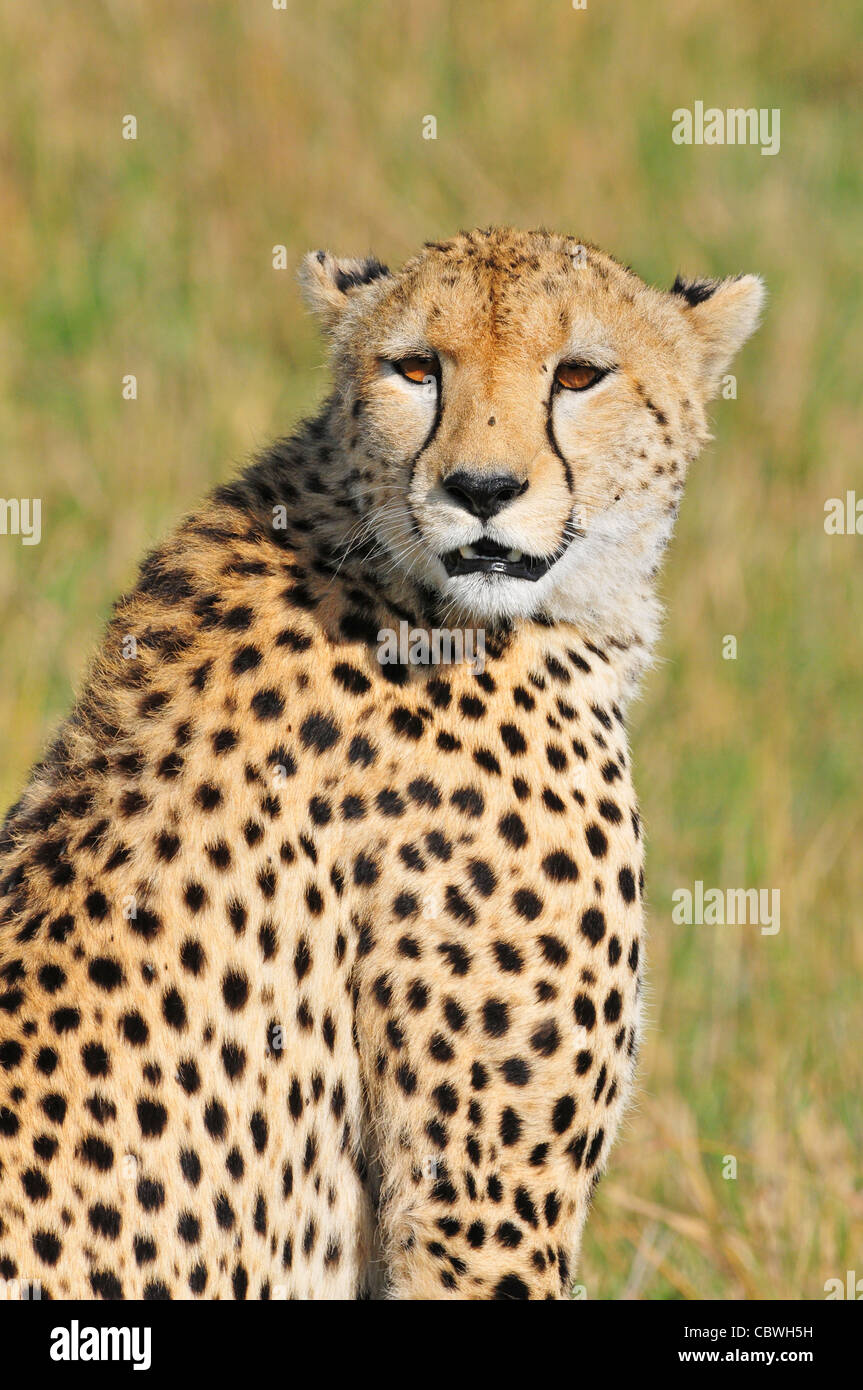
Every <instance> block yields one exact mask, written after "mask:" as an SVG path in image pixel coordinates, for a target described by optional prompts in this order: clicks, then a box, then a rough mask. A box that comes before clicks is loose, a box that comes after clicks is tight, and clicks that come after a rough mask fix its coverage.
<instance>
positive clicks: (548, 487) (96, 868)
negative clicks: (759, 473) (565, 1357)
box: [0, 228, 764, 1300]
mask: <svg viewBox="0 0 863 1390" xmlns="http://www.w3.org/2000/svg"><path fill="white" fill-rule="evenodd" d="M300 278H301V282H302V285H303V288H304V291H305V295H306V298H307V300H308V302H309V304H310V306H311V308H312V309H313V311H314V312H315V313H316V314H317V315H318V317H319V319H320V321H321V323H322V326H323V330H324V332H325V334H326V337H327V339H328V342H329V349H330V362H331V369H332V375H333V387H332V392H331V394H330V395H329V397H328V399H327V400H326V402H325V404H324V406H323V407H322V409H321V410H320V411H319V413H318V414H317V416H316V417H315V418H312V419H310V420H307V421H306V422H304V423H303V424H302V425H301V426H300V427H299V428H298V430H297V432H296V433H295V434H294V435H293V436H292V437H290V438H288V439H285V440H282V441H280V442H277V443H276V444H275V445H274V446H272V447H271V448H270V449H269V450H268V451H267V452H265V453H264V454H263V456H261V457H260V458H258V459H257V461H255V462H254V463H253V464H252V465H251V466H250V467H249V468H248V469H247V471H245V472H244V473H243V474H242V475H241V476H240V477H239V478H238V479H237V480H236V481H233V482H231V483H229V484H227V485H223V486H221V487H218V488H217V489H216V490H215V491H214V492H213V493H212V495H211V496H210V497H209V498H208V499H207V500H206V501H205V503H204V504H203V506H202V507H201V508H200V510H198V511H197V512H195V513H194V514H193V515H191V516H190V517H189V518H187V519H186V520H185V521H184V522H183V523H182V524H181V525H180V526H179V527H178V528H177V529H176V530H175V531H174V533H173V535H172V536H171V538H170V539H169V540H168V541H167V542H165V543H164V544H163V545H161V546H160V547H159V548H157V549H156V550H155V551H153V553H151V554H150V555H149V557H148V558H146V559H145V561H144V563H143V565H142V567H141V569H140V574H139V577H138V580H137V583H136V585H135V587H134V589H133V590H132V591H131V593H129V594H128V595H126V596H125V597H123V598H121V599H120V600H119V601H118V603H117V604H116V605H115V609H114V612H113V616H112V618H111V619H110V622H109V624H108V626H107V630H106V633H105V636H104V640H103V641H102V644H101V647H100V649H99V651H98V655H97V657H96V659H95V662H94V664H93V667H92V670H91V673H90V675H89V678H88V680H87V682H86V685H85V688H84V690H83V693H82V694H81V696H80V698H79V699H78V701H77V704H76V705H75V707H74V710H73V712H72V714H71V716H70V717H69V719H68V720H67V722H66V723H65V725H64V726H63V727H62V729H61V731H60V732H59V735H58V736H57V738H56V740H55V741H54V743H53V744H52V746H51V747H50V748H49V750H48V752H47V754H46V755H45V757H44V759H43V760H42V761H41V762H40V763H39V764H38V765H37V766H36V767H35V768H34V769H33V772H32V775H31V779H30V782H29V784H28V786H27V788H26V790H25V791H24V793H23V795H22V797H21V799H20V800H19V801H18V803H17V804H16V805H15V806H14V807H13V808H12V809H11V810H10V812H9V814H8V816H7V819H6V822H5V825H4V828H3V834H2V845H0V991H2V992H0V1082H2V1090H0V1276H3V1277H4V1278H6V1279H19V1280H22V1281H31V1282H33V1283H36V1282H38V1283H39V1285H40V1286H41V1289H42V1296H43V1297H51V1298H55V1299H64V1298H81V1297H84V1298H102V1299H118V1298H129V1299H141V1298H143V1299H166V1298H178V1299H189V1298H198V1299H201V1298H207V1299H211V1298H235V1299H243V1298H247V1297H251V1298H262V1299H267V1298H317V1299H360V1298H374V1299H411V1300H414V1299H417V1300H418V1299H456V1300H458V1299H479V1300H482V1299H489V1300H508V1299H557V1298H566V1297H568V1296H569V1294H570V1291H571V1285H572V1280H573V1277H574V1273H575V1269H576V1261H577V1258H578V1251H579V1243H580V1238H581V1231H582V1227H583V1223H584V1220H585V1216H586V1213H587V1210H588V1205H589V1202H590V1197H591V1193H592V1189H593V1188H594V1186H595V1184H596V1182H597V1180H598V1177H599V1175H600V1173H601V1172H602V1171H603V1169H604V1167H605V1163H606V1159H607V1155H608V1151H609V1147H610V1145H611V1143H612V1141H613V1138H614V1136H615V1133H616V1131H617V1129H618V1127H619V1124H620V1119H621V1112H622V1110H623V1108H624V1107H625V1105H626V1103H627V1098H628V1097H629V1096H630V1095H631V1091H632V1086H633V1071H634V1068H635V1064H636V1056H637V1051H638V1045H639V1027H640V1023H639V1018H640V1000H641V994H642V985H641V981H642V970H643V910H642V902H643V892H644V887H643V885H644V879H643V870H642V860H643V838H642V829H641V823H640V819H639V812H638V808H637V805H636V800H635V794H634V791H633V785H632V780H631V759H630V753H629V749H628V746H627V738H626V731H625V722H624V718H625V711H626V709H627V707H628V705H629V702H630V701H631V700H632V698H633V696H634V694H635V693H636V692H637V690H638V688H639V685H640V683H641V680H642V677H643V674H644V672H645V670H646V668H647V667H648V665H649V663H650V660H651V651H652V648H653V646H654V642H655V639H656V635H657V628H658V624H659V620H660V607H659V603H658V600H657V596H656V592H655V579H656V574H657V569H658V565H659V562H660V558H661V555H662V552H663V550H664V548H665V546H666V545H667V543H668V540H669V537H670V535H671V532H672V528H673V525H674V520H675V517H676V515H677V511H678V506H679V503H680V498H681V493H682V490H683V486H684V477H685V474H686V470H687V466H688V464H689V462H690V461H691V460H692V459H693V457H694V456H695V455H696V453H697V452H698V450H699V448H700V447H701V446H702V445H703V443H704V442H705V440H706V439H707V437H708V429H707V421H706V415H705V408H706V403H707V402H708V400H709V399H710V397H711V396H712V395H714V394H715V393H716V392H717V390H718V387H719V383H720V379H721V374H722V373H723V372H724V371H725V370H726V368H727V365H728V363H729V362H730V360H731V357H732V355H733V354H734V352H735V351H736V350H737V349H738V348H739V347H740V346H741V345H742V344H743V342H744V341H745V340H746V338H747V337H748V336H749V334H750V333H751V332H752V331H753V330H754V328H755V327H756V325H757V321H758V318H759V314H760V310H761V305H762V300H763V294H764V292H763V287H762V284H761V281H760V280H759V279H758V278H757V277H755V276H739V277H737V278H730V279H725V280H710V281H706V280H694V281H693V280H683V279H681V278H680V277H678V279H677V280H676V281H675V283H674V286H673V288H672V290H671V291H670V292H665V291H659V290H656V289H653V288H650V287H648V286H647V285H646V284H645V283H643V282H642V281H641V280H640V279H639V278H638V277H637V276H636V275H635V274H634V273H633V272H632V271H631V270H629V269H628V268H626V267H624V266H623V265H621V264H619V263H618V262H617V261H616V260H614V259H613V258H612V257H610V256H609V255H607V254H605V253H604V252H602V251H601V250H599V249H598V248H596V247H594V246H592V245H588V244H586V243H581V242H578V241H577V240H576V239H575V238H573V237H569V236H564V235H555V234H552V233H550V232H547V231H545V230H540V231H532V232H520V231H514V230H511V229H499V228H492V229H486V230H475V231H471V232H466V233H461V234H459V235H457V236H455V237H454V238H453V239H451V240H448V241H443V242H439V243H429V244H427V245H426V246H425V247H424V248H423V249H422V251H421V252H420V253H419V254H417V255H415V256H414V257H413V258H412V259H410V260H408V261H407V262H406V263H405V264H404V266H403V267H402V269H401V270H399V271H397V272H392V271H390V270H389V269H387V267H386V266H384V265H383V264H381V263H380V262H379V261H378V260H376V259H374V258H368V259H338V258H336V257H334V256H333V255H331V254H330V253H328V252H323V251H320V252H316V253H311V254H309V255H308V256H307V257H306V258H305V260H304V262H303V265H302V268H301V273H300ZM404 623H407V624H408V630H409V631H410V632H412V633H413V632H429V631H430V630H431V629H433V628H435V629H444V628H445V629H447V630H448V631H451V632H454V633H464V632H466V631H468V630H470V631H481V632H482V633H483V637H484V646H483V651H484V659H483V661H482V662H481V663H477V662H472V663H471V662H466V661H450V662H449V663H446V662H443V661H440V662H437V663H434V662H428V663H424V662H422V661H420V660H412V659H410V657H408V659H405V656H404V652H403V651H402V652H401V655H399V653H398V652H396V654H395V657H394V658H393V659H387V660H384V659H382V657H381V651H382V637H383V635H385V634H387V633H391V632H393V631H399V629H400V625H401V624H404Z"/></svg>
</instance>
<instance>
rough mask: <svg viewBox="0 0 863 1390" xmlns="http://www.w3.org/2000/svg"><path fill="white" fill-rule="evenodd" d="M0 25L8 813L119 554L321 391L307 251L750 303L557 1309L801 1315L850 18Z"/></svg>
mask: <svg viewBox="0 0 863 1390" xmlns="http://www.w3.org/2000/svg"><path fill="white" fill-rule="evenodd" d="M2 31H3V32H2V43H0V92H2V97H0V102H2V111H3V119H2V124H0V240H2V255H0V444H2V450H0V495H2V496H3V497H7V498H8V497H33V496H38V497H41V498H42V540H41V543H40V544H39V545H35V546H24V545H22V544H21V542H20V539H19V538H16V537H13V536H3V537H0V671H2V681H0V803H2V806H3V808H5V806H6V805H7V804H8V803H9V802H11V801H12V800H14V799H15V797H16V796H17V794H18V792H19V790H20V787H21V785H22V782H23V780H24V779H25V777H26V775H27V771H28V768H29V766H30V764H31V763H32V762H33V760H34V759H35V758H36V757H37V756H38V754H39V753H40V750H41V749H42V748H43V746H44V744H45V742H46V740H47V738H48V736H49V734H50V732H51V730H52V729H53V728H54V726H55V725H56V724H57V722H58V721H59V720H60V719H61V718H62V717H63V715H64V714H65V713H66V712H67V710H68V708H69V706H70V702H71V699H72V693H73V690H74V688H75V687H76V685H77V683H78V681H79V679H80V677H81V674H82V672H83V670H84V668H85V666H86V663H87V661H88V658H89V655H90V654H91V652H92V650H93V648H94V646H95V644H96V643H97V641H98V637H99V632H100V628H101V624H102V622H103V620H104V619H105V617H106V615H107V612H108V609H109V606H110V603H111V601H112V599H113V598H114V597H116V595H117V594H119V593H120V592H121V591H122V590H123V589H124V588H125V587H127V586H128V585H129V584H130V582H131V581H132V579H133V576H134V573H135V569H136V565H137V562H138V560H139V559H140V557H141V555H142V553H143V551H144V550H145V548H146V547H147V546H149V545H150V544H152V543H153V542H154V541H155V540H156V539H157V538H158V537H160V536H162V535H164V534H165V532H166V531H167V530H169V529H170V527H171V525H172V524H173V523H174V521H175V520H177V519H178V518H179V516H180V515H181V514H183V513H184V512H185V511H187V510H188V509H190V508H191V507H192V506H193V505H194V504H195V503H196V501H197V500H198V498H199V497H200V496H201V494H202V493H203V492H204V491H205V490H206V489H208V488H209V487H210V486H212V485H213V484H215V483H216V482H218V481H220V480H222V479H225V478H227V477H229V476H230V475H231V473H232V472H234V471H235V470H236V468H237V467H238V466H239V465H240V464H241V463H242V461H243V460H244V459H246V458H247V456H248V455H249V454H250V453H251V452H253V451H255V450H256V449H258V448H259V447H261V446H262V445H263V444H264V443H265V442H266V441H267V440H268V439H270V438H271V437H272V436H273V435H276V434H283V433H286V432H288V431H289V430H290V429H291V428H292V426H293V424H294V423H295V422H296V420H297V419H298V418H299V417H300V415H301V414H304V413H306V412H308V411H309V409H310V408H311V407H312V406H313V405H314V404H315V403H316V402H317V401H318V400H320V398H321V397H322V396H323V394H324V392H325V391H326V387H327V376H326V370H325V365H324V357H323V351H322V347H321V344H320V342H319V340H318V338H317V336H316V334H315V331H314V328H313V326H312V324H311V322H310V321H309V320H308V319H307V318H306V316H305V315H304V313H303V311H302V308H301V305H300V301H299V298H298V294H297V290H296V285H295V280H294V268H295V265H296V263H297V262H298V260H299V258H300V256H301V254H302V253H303V252H304V251H305V250H306V249H308V248H310V247H319V246H327V247H329V248H331V249H332V250H334V251H337V252H340V253H343V254H362V253H366V252H368V251H374V252H376V253H377V254H378V255H379V256H380V257H381V258H382V259H383V260H385V261H388V262H390V263H395V264H397V263H398V262H399V261H400V260H401V259H402V258H403V257H405V256H406V255H408V254H410V253H411V252H412V251H413V250H414V249H415V248H417V246H418V245H419V244H420V243H421V242H423V241H425V240H430V239H434V238H439V237H446V236H447V235H450V234H452V233H453V232H454V231H456V230H457V229H458V228H459V227H469V226H473V225H477V224H478V225H487V224H489V223H492V222H512V223H514V224H517V225H522V226H536V225H539V224H546V225H548V226H550V227H552V228H554V229H556V230H560V231H565V232H571V233H573V234H575V235H576V236H579V237H581V238H583V239H585V240H590V241H594V242H597V243H599V244H600V245H602V246H603V247H605V248H606V249H607V250H609V251H611V252H612V253H614V254H615V255H617V256H618V258H619V259H621V260H623V261H625V262H627V263H629V264H631V265H632V266H633V267H634V268H635V269H636V270H637V271H638V272H639V273H640V274H641V275H642V276H643V277H644V278H646V279H648V280H650V281H652V282H653V283H656V284H659V285H661V286H667V285H670V284H671V281H672V280H673V278H674V275H675V273H676V272H677V271H678V270H680V271H683V272H686V273H690V274H716V275H723V274H728V273H736V272H738V271H757V272H759V273H760V274H762V275H763V276H764V277H765V278H766V281H767V284H768V288H769V291H770V304H769V310H768V314H767V317H766V320H765V323H764V326H763V328H762V330H761V332H760V334H759V335H758V336H757V337H756V338H755V339H754V340H753V341H752V343H751V344H750V345H749V346H748V347H747V348H746V349H745V350H744V352H743V354H742V356H741V357H740V358H739V359H738V362H737V364H736V366H735V368H734V370H735V371H736V373H737V379H738V388H737V398H736V399H731V400H720V401H718V402H717V403H716V405H715V407H714V410H713V418H714V422H715V434H716V439H715V442H714V443H713V444H712V445H711V446H710V447H709V448H708V450H707V451H706V452H705V454H704V455H703V457H702V459H701V460H700V462H699V463H698V464H697V465H696V467H695V468H694V470H693V472H692V474H691V478H690V482H689V485H688V493H687V497H686V499H685V502H684V506H683V511H682V514H681V519H680V525H679V529H678V535H677V539H676V542H675V545H674V547H673V549H672V552H671V555H670V560H669V564H668V567H667V569H666V571H665V574H664V578H663V589H664V593H665V596H666V599H667V602H668V619H667V624H666V629H665V633H664V637H663V640H662V643H661V649H660V660H659V664H658V666H657V668H656V669H655V670H654V671H653V673H652V674H651V676H650V678H649V680H648V682H647V687H646V692H645V695H644V697H643V698H642V700H641V702H640V703H639V704H638V705H637V707H636V708H635V710H634V713H633V724H632V737H633V745H634V755H635V763H636V779H637V787H638V790H639V793H640V797H641V802H642V810H643V814H644V819H645V822H646V826H647V836H648V838H647V853H648V889H649V902H648V907H649V927H650V938H651V940H650V994H649V1029H648V1033H647V1038H646V1045H645V1048H644V1053H643V1063H642V1070H641V1090H640V1095H639V1099H638V1101H637V1103H636V1105H635V1106H634V1108H633V1110H632V1111H631V1113H630V1115H629V1118H628V1120H627V1122H626V1124H625V1126H624V1130H623V1133H622V1135H621V1138H620V1139H619V1141H618V1143H617V1146H616V1148H615V1150H614V1153H613V1156H612V1160H611V1166H610V1171H609V1175H608V1176H607V1178H606V1179H605V1180H604V1182H603V1183H602V1184H601V1186H600V1187H599V1189H598V1192H597V1197H596V1202H595V1207H594V1212H593V1215H592V1218H591V1220H590V1221H589V1223H588V1227H587V1235H586V1243H585V1248H584V1256H583V1260H582V1265H581V1270H580V1274H579V1279H580V1282H581V1283H582V1284H583V1285H584V1286H585V1287H586V1289H587V1294H588V1296H589V1297H590V1298H615V1299H618V1298H641V1299H662V1298H685V1299H703V1298H772V1297H778V1296H784V1297H790V1298H799V1299H820V1298H823V1297H824V1296H825V1291H824V1283H825V1281H826V1280H827V1279H831V1278H839V1279H842V1280H844V1279H845V1276H846V1271H847V1270H856V1271H857V1272H858V1274H859V1275H863V1178H861V1162H860V1153H861V1147H863V1084H861V1082H863V1062H861V1057H863V1029H861V1014H863V1010H861V985H860V981H861V976H863V937H861V931H860V917H861V904H863V833H861V832H863V798H861V794H860V785H859V783H860V776H861V770H863V758H861V753H863V737H861V712H860V692H861V676H863V661H861V645H863V644H861V626H863V535H861V536H852V535H844V536H843V535H838V536H837V535H827V534H826V533H825V530H824V506H825V502H826V501H827V500H828V499H829V498H833V497H839V498H844V497H845V494H846V492H847V491H848V490H850V489H855V488H856V489H857V493H858V496H859V497H860V498H861V499H863V466H861V454H863V449H861V443H863V441H861V430H860V416H859V410H858V401H859V376H860V357H861V348H860V342H861V329H863V319H861V292H863V275H861V256H860V212H861V183H863V172H861V169H863V166H861V160H860V150H861V148H863V118H861V109H860V104H859V93H860V90H861V85H863V81H862V80H863V72H861V66H863V62H861V54H863V9H861V7H860V5H859V4H858V3H856V0H854V2H852V0H848V3H842V0H831V3H829V4H826V5H824V6H820V7H814V6H812V5H811V4H807V3H804V0H746V3H744V2H743V0H663V3H659V4H654V5H650V6H647V5H643V4H639V3H636V2H635V0H618V3H602V2H601V0H588V4H587V8H586V9H584V10H576V9H573V7H572V5H571V3H570V0H545V3H543V4H542V5H541V6H536V5H530V4H528V3H527V0H497V3H496V4H494V5H473V6H471V5H459V4H458V3H455V0H453V3H449V4H447V3H444V0H425V3H423V4H418V3H410V4H408V3H402V4H398V5H397V4H391V3H386V2H384V3H370V4H368V5H363V6H360V5H358V4H356V3H353V0H316V3H315V4H313V5H309V4H300V3H296V0H287V8H286V9H285V10H276V9H274V8H273V7H272V3H271V0H243V3H239V2H236V3H228V2H227V0H209V3H208V4H206V5H201V4H196V3H194V2H193V0H186V2H185V3H180V4H178V3H176V0H173V2H172V3H168V2H167V0H147V3H143V0H110V3H109V0H104V3H97V2H96V0H87V3H82V4H79V5H75V6H64V5H61V6H50V7H45V6H35V5H31V6H24V5H17V6H16V5H13V4H11V3H6V4H5V5H4V6H3V10H2ZM695 101H703V102H704V104H705V106H712V105H715V106H719V107H722V108H725V107H729V106H732V107H736V106H742V107H756V108H774V107H778V108H779V110H780V112H781V149H780V151H779V153H778V154H776V155H775V156H763V155H762V154H761V152H760V150H759V148H758V147H757V146H756V147H752V146H743V147H733V146H718V147H707V146H701V147H698V146H678V145H675V144H673V143H672V140H671V128H672V112H673V111H674V110H675V109H676V108H679V107H688V108H690V109H691V108H692V107H693V104H694V102H695ZM127 115H134V116H135V117H136V120H137V127H138V130H137V140H135V141H131V140H129V141H127V140H124V139H123V138H122V123H123V118H124V117H125V116H127ZM429 115H432V116H434V117H435V119H436V122H437V138H436V139H435V140H427V139H424V138H423V120H424V117H427V116H429ZM426 128H428V126H426ZM276 245H284V246H286V247H287V251H288V261H289V269H288V270H282V271H279V270H275V269H274V268H273V264H272V252H273V247H274V246H276ZM130 373H133V374H134V375H135V376H136V377H137V381H138V398H137V400H135V401H126V400H123V398H122V392H121V382H122V378H123V376H125V375H126V374H130ZM861 526H863V521H861ZM728 635H733V636H735V637H736V638H737V652H738V654H737V658H736V660H724V659H723V656H722V647H723V639H724V638H725V637H726V636H728ZM696 879H701V880H703V881H704V883H705V885H706V886H718V887H722V888H726V887H733V888H746V887H761V888H767V889H776V888H778V889H779V890H780V892H781V930H780V932H779V934H778V935H775V936H764V935H761V934H760V932H759V929H758V928H757V927H753V926H726V927H709V926H678V925H675V924H674V923H673V922H672V919H671V908H672V901H671V895H672V893H673V892H674V890H675V889H677V888H680V887H689V888H690V889H691V888H692V886H693V883H694V881H695V880H696ZM726 1156H733V1157H734V1158H736V1160H737V1175H736V1178H727V1177H724V1176H723V1172H728V1171H730V1165H728V1164H727V1163H726V1162H725V1161H724V1160H725V1158H726Z"/></svg>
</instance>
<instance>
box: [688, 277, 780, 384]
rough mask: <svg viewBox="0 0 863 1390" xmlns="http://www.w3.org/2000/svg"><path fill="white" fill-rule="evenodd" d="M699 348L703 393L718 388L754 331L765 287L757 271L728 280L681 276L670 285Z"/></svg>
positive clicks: (762, 304) (759, 316)
mask: <svg viewBox="0 0 863 1390" xmlns="http://www.w3.org/2000/svg"><path fill="white" fill-rule="evenodd" d="M671 293H672V294H673V295H675V296H676V297H677V298H678V300H679V302H680V306H681V309H682V311H683V313H684V314H685V316H686V320H687V323H688V324H689V326H690V327H691V328H692V330H693V332H694V333H695V336H696V339H697V341H698V344H699V348H700V356H701V374H702V379H703V382H704V388H705V394H706V395H708V396H710V395H713V393H714V392H715V391H718V389H719V383H720V378H721V376H722V374H723V372H724V371H725V369H726V367H727V366H728V364H729V363H730V362H731V359H732V358H733V357H734V355H735V353H736V352H737V351H738V350H739V349H740V348H741V347H742V346H743V344H744V343H745V342H746V340H747V338H749V337H751V335H752V334H753V333H754V332H755V330H756V328H757V327H758V324H759V321H760V319H761V311H762V309H763V308H764V301H765V298H766V293H767V292H766V290H765V288H764V282H763V280H761V279H760V278H759V276H757V275H737V276H733V277H731V278H730V279H727V280H684V279H683V278H682V277H681V276H680V275H678V277H677V279H676V280H675V282H674V284H673V285H672V287H671Z"/></svg>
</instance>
